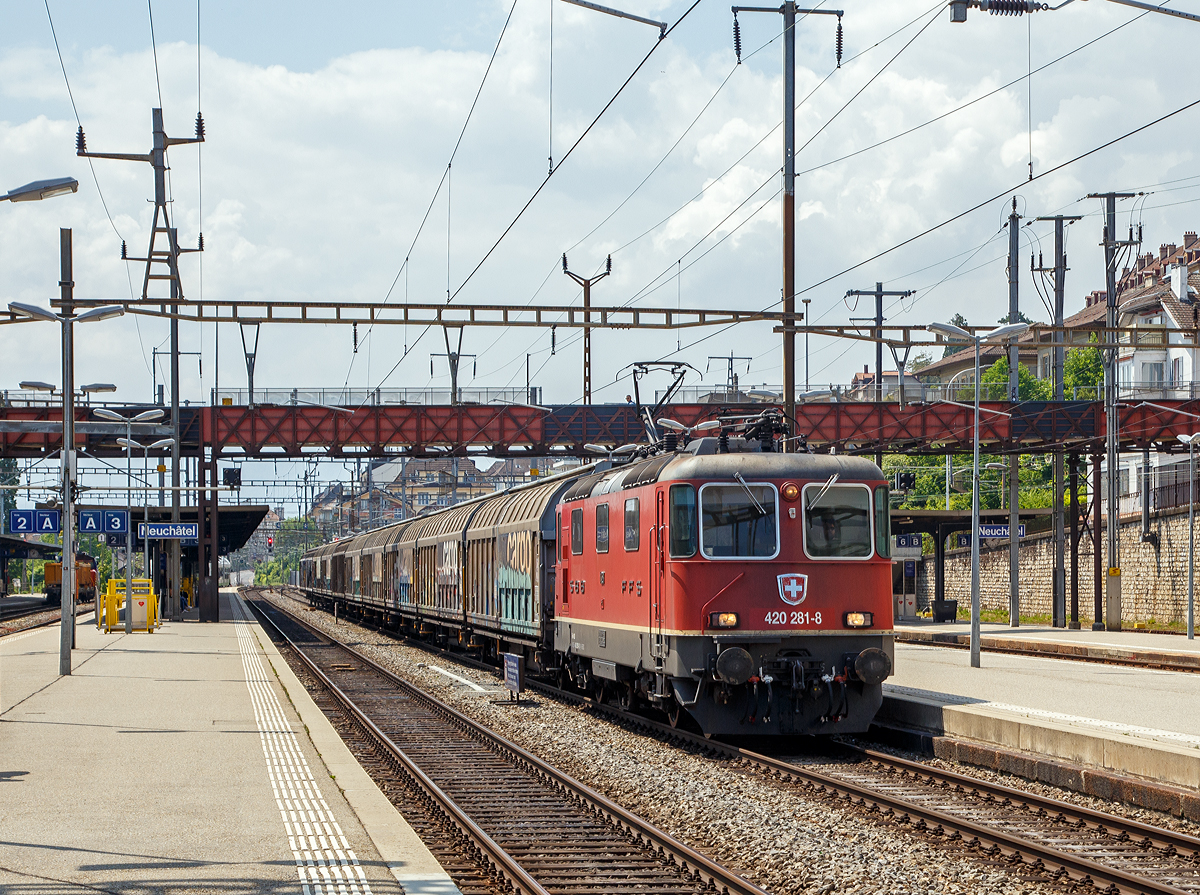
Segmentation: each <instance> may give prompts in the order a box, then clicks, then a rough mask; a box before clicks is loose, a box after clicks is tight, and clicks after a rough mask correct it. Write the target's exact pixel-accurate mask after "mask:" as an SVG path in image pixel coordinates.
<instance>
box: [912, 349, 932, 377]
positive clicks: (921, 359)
mask: <svg viewBox="0 0 1200 895" xmlns="http://www.w3.org/2000/svg"><path fill="white" fill-rule="evenodd" d="M931 363H933V355H932V354H930V353H929V352H928V351H918V352H917V356H916V357H914V358H913V359H912V363H910V364H909V365H908V368H909V369H910V370H911V371H912V372H914V373H916V372H918V371H919V370H924V369H925V368H926V367H928V366H929V365H930V364H931Z"/></svg>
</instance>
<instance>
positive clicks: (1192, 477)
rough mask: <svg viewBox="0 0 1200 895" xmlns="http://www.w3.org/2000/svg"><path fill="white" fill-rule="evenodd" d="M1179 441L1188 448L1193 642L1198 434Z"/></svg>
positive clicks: (1192, 632)
mask: <svg viewBox="0 0 1200 895" xmlns="http://www.w3.org/2000/svg"><path fill="white" fill-rule="evenodd" d="M1179 440H1180V441H1182V442H1183V443H1184V444H1186V445H1187V446H1188V605H1187V636H1188V640H1194V639H1195V636H1196V628H1195V620H1196V619H1195V601H1194V599H1193V582H1194V581H1195V568H1196V442H1197V441H1200V432H1193V433H1192V434H1191V435H1180V436H1179Z"/></svg>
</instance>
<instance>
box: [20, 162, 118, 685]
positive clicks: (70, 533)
mask: <svg viewBox="0 0 1200 895" xmlns="http://www.w3.org/2000/svg"><path fill="white" fill-rule="evenodd" d="M68 181H69V183H68ZM78 188H79V184H78V183H76V182H75V181H74V180H71V179H70V178H65V179H60V180H57V181H51V180H47V181H38V182H36V183H31V184H26V185H25V186H23V187H20V188H19V189H17V190H14V191H13V192H11V193H9V194H8V195H7V196H5V197H4V198H6V199H8V200H9V201H14V202H24V201H27V200H30V199H44V198H46V197H48V196H56V195H58V194H59V193H63V192H74V191H75V190H76V189H78ZM35 192H36V193H37V195H32V194H33V193H35ZM59 245H60V249H61V263H62V269H61V274H60V276H59V285H60V286H61V287H62V298H63V313H62V314H55V313H54V312H52V311H48V310H46V309H45V308H41V307H38V306H37V305H29V304H25V303H23V302H18V301H14V302H9V305H8V310H9V311H10V312H11V313H13V314H15V315H17V316H19V317H28V318H29V319H31V320H42V321H46V322H50V323H58V324H59V325H60V326H61V327H62V364H63V381H62V404H63V410H62V421H63V438H62V490H63V514H62V520H63V522H62V559H63V563H62V621H61V627H60V632H59V642H58V673H59V674H60V675H65V674H70V673H71V647H72V645H73V644H74V642H75V532H74V530H73V527H74V519H75V511H74V507H73V504H74V500H75V494H74V491H75V342H74V323H75V322H76V321H79V322H81V323H86V322H89V321H93V320H107V319H108V318H110V317H120V316H121V315H122V314H124V313H125V309H124V308H123V307H121V306H120V305H105V306H104V307H99V308H93V309H91V310H90V311H85V312H84V313H82V314H78V315H76V314H75V306H74V304H73V302H72V296H73V290H74V274H73V271H72V262H71V231H70V230H60V231H59ZM21 387H22V388H26V387H28V388H32V389H35V390H38V391H49V392H51V393H53V392H54V386H52V385H50V384H49V383H46V382H28V383H21Z"/></svg>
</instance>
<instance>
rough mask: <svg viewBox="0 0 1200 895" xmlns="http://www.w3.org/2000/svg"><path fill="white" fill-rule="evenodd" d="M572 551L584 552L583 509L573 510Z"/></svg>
mask: <svg viewBox="0 0 1200 895" xmlns="http://www.w3.org/2000/svg"><path fill="white" fill-rule="evenodd" d="M571 552H572V553H573V554H575V555H576V556H579V555H580V554H581V553H583V509H582V508H580V509H578V510H571Z"/></svg>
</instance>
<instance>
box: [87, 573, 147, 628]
mask: <svg viewBox="0 0 1200 895" xmlns="http://www.w3.org/2000/svg"><path fill="white" fill-rule="evenodd" d="M127 605H128V606H131V607H132V608H131V610H130V611H132V612H133V629H134V630H135V631H146V632H147V633H153V632H154V629H155V628H157V627H159V626H160V625H161V624H162V621H161V619H160V617H159V612H158V600H157V599H156V598H155V595H154V583H153V582H152V581H151V580H150V579H149V578H135V579H133V594H132V598H129V595H128V594H127V593H126V589H125V582H124V581H122V580H118V579H116V578H110V579H108V589H107V590H106V591H105V592H104V607H103V622H102V623H101V612H100V611H99V610H98V611H97V613H96V618H97V621H96V624H97V627H101V624H102V626H103V630H104V633H105V634H109V633H112V631H113V630H114V629H117V628H121V629H123V628H124V620H123V619H121V616H120V613H121V610H122V609H123V608H125V607H126V606H127Z"/></svg>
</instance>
